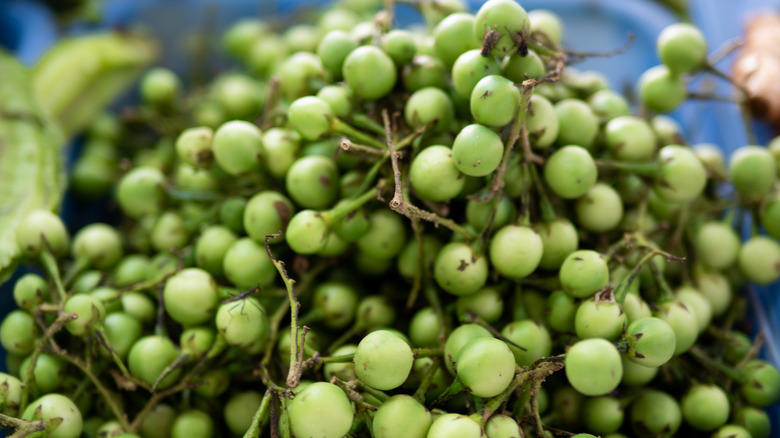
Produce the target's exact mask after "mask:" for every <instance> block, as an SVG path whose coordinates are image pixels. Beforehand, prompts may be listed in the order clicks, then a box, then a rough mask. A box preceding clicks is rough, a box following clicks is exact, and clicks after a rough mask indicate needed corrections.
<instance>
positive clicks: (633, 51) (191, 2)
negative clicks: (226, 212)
mask: <svg viewBox="0 0 780 438" xmlns="http://www.w3.org/2000/svg"><path fill="white" fill-rule="evenodd" d="M321 3H324V2H317V1H313V0H309V1H307V0H261V1H260V2H257V1H256V0H255V1H253V0H106V1H105V2H104V4H103V8H104V10H103V16H102V21H101V22H100V23H99V24H97V25H90V26H82V27H79V28H74V29H71V30H70V31H71V32H76V33H80V32H89V31H90V30H93V28H101V27H125V26H130V25H137V24H142V25H143V26H144V27H145V28H146V29H148V30H149V31H150V32H151V34H152V35H154V36H155V37H157V38H159V39H160V40H161V41H163V57H162V64H163V65H166V66H168V67H171V68H174V69H177V70H179V71H183V70H186V69H187V67H188V62H189V60H188V59H187V58H186V57H185V55H184V50H182V46H181V45H182V44H183V37H182V36H183V35H192V34H194V33H196V32H198V31H199V30H200V29H202V26H203V25H204V23H206V17H207V16H208V17H209V18H208V20H209V22H210V26H211V27H210V29H211V30H213V31H215V32H221V31H222V30H224V29H225V28H226V27H227V26H228V25H229V24H230V23H233V22H235V21H236V20H238V19H240V18H244V17H249V16H257V15H263V16H278V17H284V16H289V15H291V14H292V13H294V12H295V11H296V10H298V9H300V8H302V7H307V8H311V7H312V6H318V5H320V4H321ZM481 3H482V1H476V0H470V4H471V6H472V8H473V9H474V10H476V9H477V8H478V6H479V5H480V4H481ZM520 3H521V4H522V5H523V6H524V7H525V8H526V9H529V10H530V9H536V8H545V9H550V10H552V11H554V12H556V13H557V14H559V15H560V16H561V18H562V19H563V21H564V23H565V36H564V46H566V47H567V48H570V49H573V50H583V51H604V50H610V49H614V48H618V47H620V46H621V45H623V43H624V42H625V41H626V36H627V34H628V33H629V32H631V33H633V34H634V37H635V39H634V42H633V44H632V45H631V47H630V48H629V49H628V50H627V51H626V52H625V53H623V54H620V55H617V56H614V57H611V58H589V59H587V60H585V61H584V62H583V63H581V64H579V65H578V66H577V68H578V69H582V70H585V69H593V70H597V71H600V72H602V73H603V74H605V76H606V77H607V78H608V80H609V81H610V83H611V85H612V87H613V88H615V89H618V90H621V89H624V88H625V87H626V86H629V87H633V85H634V84H635V83H636V81H637V79H638V77H639V76H640V75H641V74H642V72H643V71H645V70H646V69H647V68H649V67H651V66H653V65H656V64H658V62H659V61H658V58H657V56H656V51H655V38H656V36H657V35H658V33H659V32H660V31H661V30H662V29H663V28H664V27H666V26H667V25H669V24H671V23H674V22H677V21H679V20H678V18H677V17H675V16H674V15H673V14H672V13H670V12H669V11H668V10H666V9H664V8H663V7H661V6H659V5H658V4H657V3H654V2H652V1H649V0H633V1H630V2H629V1H625V0H522V1H520ZM688 3H689V10H690V18H691V21H692V22H693V23H694V24H695V25H697V26H698V27H699V28H700V29H701V30H702V31H703V32H704V34H705V36H706V38H707V41H708V43H709V46H710V51H712V50H714V49H716V48H718V47H721V46H722V45H724V44H726V43H727V42H728V41H730V40H733V39H734V38H737V37H739V36H740V35H741V33H742V31H743V27H744V24H745V20H746V19H747V18H748V17H749V16H751V15H752V14H756V13H758V12H759V11H761V10H770V9H771V10H775V11H777V10H780V0H739V1H733V0H689V1H688ZM171 17H176V18H175V19H171ZM396 18H397V21H398V24H401V25H405V24H409V23H412V22H415V21H420V17H419V16H417V14H416V13H415V12H414V11H413V10H412V9H411V8H409V7H404V6H401V7H398V8H397V12H396ZM58 36H59V34H58V30H57V24H56V23H55V21H54V17H53V16H52V15H51V13H50V12H49V11H48V10H47V9H46V8H45V7H43V6H42V5H41V4H39V3H38V2H35V1H32V0H10V1H8V0H6V1H5V3H3V2H2V1H0V46H4V47H6V48H8V49H10V50H11V51H13V52H15V53H16V54H17V55H18V57H19V58H20V59H21V60H22V62H24V63H25V64H27V65H31V64H32V63H33V62H34V61H35V60H36V59H37V58H38V57H39V56H40V55H41V54H42V53H43V51H45V49H46V48H47V47H49V46H50V45H52V44H53V43H54V42H55V41H56V39H57V38H58ZM733 58H734V57H733V56H729V57H726V58H725V59H724V60H722V61H721V62H720V63H719V64H718V66H719V67H720V68H721V69H722V70H724V71H728V70H729V68H730V64H731V63H732V62H733ZM705 80H709V79H705ZM711 80H714V81H715V82H714V83H715V87H716V88H715V90H716V92H720V93H722V94H728V93H730V85H729V84H727V83H725V82H724V81H722V80H719V79H714V78H713V79H711ZM670 115H671V116H672V117H673V118H674V119H676V120H678V121H679V122H680V123H681V125H682V126H683V128H684V134H685V137H686V139H688V141H689V142H691V143H692V144H695V143H702V142H709V143H714V144H716V145H718V146H720V147H721V148H722V150H723V151H724V153H725V154H726V156H728V154H730V153H731V152H732V151H734V150H735V149H737V148H738V147H740V146H743V145H745V144H746V141H747V137H746V134H745V130H744V126H743V125H742V122H741V116H740V114H739V112H738V109H737V108H736V106H735V105H734V104H731V103H723V102H712V101H708V102H686V103H685V104H684V105H682V106H681V107H680V108H679V109H677V110H676V111H674V112H673V113H671V114H670ZM754 128H755V130H756V133H757V136H758V142H759V144H766V143H767V142H768V141H769V140H770V139H771V132H770V130H769V128H768V127H767V126H766V125H764V124H762V123H754ZM11 284H12V283H11V282H8V283H6V285H5V286H3V287H2V288H0V318H2V317H3V316H4V315H5V314H6V313H7V312H9V311H10V310H11V309H12V307H13V298H12V295H11V290H10V289H11V287H10V286H11ZM749 300H750V303H751V311H752V313H753V315H754V319H755V320H756V321H757V325H758V327H759V329H761V330H763V331H764V332H765V333H766V346H765V348H764V356H765V357H766V358H767V359H768V360H770V361H771V362H773V363H774V364H775V365H776V366H780V344H778V342H780V284H775V285H773V286H770V287H751V288H750V290H749ZM4 356H5V353H4V351H2V348H0V370H2V369H3V368H4V367H5V358H4ZM770 414H771V416H772V419H773V423H774V427H775V428H777V427H778V425H779V424H780V406H775V407H772V408H771V409H770Z"/></svg>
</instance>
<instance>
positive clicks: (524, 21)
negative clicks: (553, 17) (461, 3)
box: [474, 0, 531, 57]
mask: <svg viewBox="0 0 780 438" xmlns="http://www.w3.org/2000/svg"><path fill="white" fill-rule="evenodd" d="M530 28H531V21H530V20H529V19H528V14H527V13H526V12H525V9H523V7H522V6H520V5H519V4H518V3H517V2H515V1H513V0H489V1H487V2H485V3H484V4H483V5H482V7H480V8H479V11H477V14H476V17H475V20H474V34H475V36H476V37H477V39H479V40H480V41H482V39H483V37H484V35H485V33H487V32H488V31H490V30H493V31H495V32H498V34H499V35H500V37H499V39H498V42H497V43H496V45H495V47H494V48H493V50H492V51H491V52H490V54H491V55H492V56H499V57H503V56H507V55H511V54H513V53H515V52H516V51H517V45H516V43H515V39H514V36H515V35H516V34H517V32H524V33H525V34H526V35H527V34H528V32H529V30H530Z"/></svg>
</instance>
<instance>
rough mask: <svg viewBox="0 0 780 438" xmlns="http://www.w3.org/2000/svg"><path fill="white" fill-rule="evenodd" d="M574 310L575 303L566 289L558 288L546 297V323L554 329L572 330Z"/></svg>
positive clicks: (563, 331)
mask: <svg viewBox="0 0 780 438" xmlns="http://www.w3.org/2000/svg"><path fill="white" fill-rule="evenodd" d="M576 311H577V304H576V303H575V302H574V298H572V297H571V295H569V294H568V293H566V291H562V290H558V291H555V292H553V293H551V294H550V296H549V297H547V305H546V308H545V313H546V315H547V323H548V324H549V326H550V328H552V329H553V330H555V331H558V332H562V333H565V332H571V331H573V330H574V315H575V313H576Z"/></svg>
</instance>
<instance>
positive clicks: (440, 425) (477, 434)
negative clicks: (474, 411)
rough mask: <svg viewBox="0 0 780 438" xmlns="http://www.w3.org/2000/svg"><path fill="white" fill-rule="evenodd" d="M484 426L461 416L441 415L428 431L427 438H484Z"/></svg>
mask: <svg viewBox="0 0 780 438" xmlns="http://www.w3.org/2000/svg"><path fill="white" fill-rule="evenodd" d="M484 436H485V432H484V431H483V430H482V426H480V425H479V423H477V422H476V421H474V420H473V419H472V418H471V417H467V416H465V415H461V414H444V415H440V416H439V417H438V418H436V419H435V420H434V421H433V424H431V428H430V429H428V435H427V438H484Z"/></svg>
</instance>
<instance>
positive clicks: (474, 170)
mask: <svg viewBox="0 0 780 438" xmlns="http://www.w3.org/2000/svg"><path fill="white" fill-rule="evenodd" d="M503 154H504V144H503V142H502V141H501V137H499V135H498V134H496V133H495V132H494V131H493V130H492V129H490V128H487V127H485V126H482V125H480V124H478V123H474V124H471V125H467V126H465V127H464V128H463V129H461V130H460V132H459V133H458V135H457V136H456V137H455V140H454V141H453V142H452V159H453V161H454V163H455V167H457V168H458V170H460V171H461V172H463V173H464V174H466V175H469V176H485V175H489V174H490V173H492V172H493V171H494V170H496V168H497V167H498V165H499V164H501V158H502V157H503Z"/></svg>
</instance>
